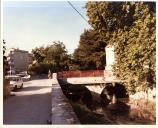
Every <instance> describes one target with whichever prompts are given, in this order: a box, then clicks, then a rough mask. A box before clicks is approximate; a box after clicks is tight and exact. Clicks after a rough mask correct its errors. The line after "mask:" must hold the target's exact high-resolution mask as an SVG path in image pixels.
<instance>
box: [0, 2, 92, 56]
mask: <svg viewBox="0 0 158 128" xmlns="http://www.w3.org/2000/svg"><path fill="white" fill-rule="evenodd" d="M71 3H72V4H73V5H74V6H75V7H76V8H77V10H78V11H79V12H80V13H82V14H83V16H84V17H85V18H86V19H88V18H87V17H86V10H85V9H83V7H84V6H85V3H86V2H85V1H71ZM3 7H4V10H3V12H4V13H3V15H4V17H3V24H4V25H3V34H4V39H5V41H6V43H7V45H6V46H7V48H11V47H14V48H19V49H22V50H28V51H31V50H32V49H33V48H35V47H39V46H47V45H49V44H51V43H52V42H53V41H58V40H59V41H62V42H63V43H64V44H65V46H66V48H67V50H68V52H69V53H73V51H74V49H75V48H77V46H78V44H79V39H80V35H81V34H82V33H83V32H84V29H88V28H90V26H89V25H88V23H87V22H86V21H84V20H83V19H82V18H81V17H80V15H79V14H78V13H77V12H75V10H73V9H72V7H71V6H70V5H69V4H68V3H67V1H58V2H57V1H47V2H44V1H43V2H40V1H39V2H31V1H25V2H20V1H19V2H15V1H14V2H11V1H6V2H4V5H3Z"/></svg>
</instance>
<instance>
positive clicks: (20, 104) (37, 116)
mask: <svg viewBox="0 0 158 128" xmlns="http://www.w3.org/2000/svg"><path fill="white" fill-rule="evenodd" d="M51 83H52V80H51V79H36V80H31V81H28V82H24V86H23V88H22V89H18V90H17V91H15V92H12V96H10V97H9V98H7V99H5V100H4V104H3V123H4V124H47V120H48V119H50V116H51V85H52V84H51Z"/></svg>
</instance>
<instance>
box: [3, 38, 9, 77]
mask: <svg viewBox="0 0 158 128" xmlns="http://www.w3.org/2000/svg"><path fill="white" fill-rule="evenodd" d="M5 44H6V42H5V41H4V40H3V77H4V76H5V75H7V71H9V64H8V61H7V57H6V56H5V51H6V47H5Z"/></svg>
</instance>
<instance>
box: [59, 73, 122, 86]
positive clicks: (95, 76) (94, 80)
mask: <svg viewBox="0 0 158 128" xmlns="http://www.w3.org/2000/svg"><path fill="white" fill-rule="evenodd" d="M57 79H58V80H59V81H60V82H61V83H63V84H74V85H86V86H87V85H93V86H94V84H95V85H96V84H104V83H116V82H121V81H120V80H118V79H116V78H115V77H114V76H113V75H112V72H111V71H105V70H89V71H63V72H58V73H57Z"/></svg>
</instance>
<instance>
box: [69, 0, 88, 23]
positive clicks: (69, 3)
mask: <svg viewBox="0 0 158 128" xmlns="http://www.w3.org/2000/svg"><path fill="white" fill-rule="evenodd" d="M67 2H68V3H69V5H70V6H71V7H72V8H73V9H74V10H75V11H76V12H77V13H78V14H79V15H80V16H81V17H82V19H83V20H85V21H86V22H87V23H88V20H87V19H86V18H85V17H84V16H83V15H82V14H81V13H80V12H79V11H78V10H77V9H76V8H75V6H74V5H73V4H72V3H71V2H70V1H67ZM88 24H89V23H88Z"/></svg>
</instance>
